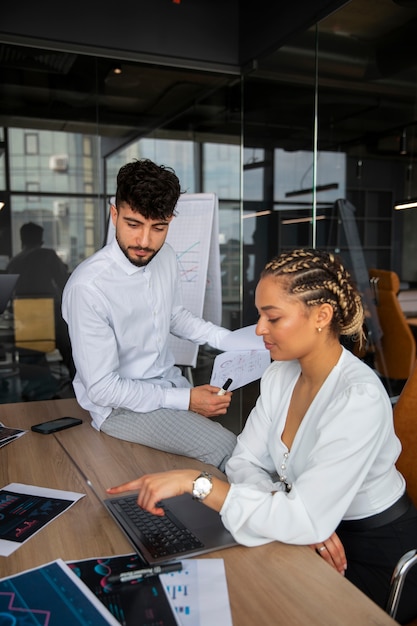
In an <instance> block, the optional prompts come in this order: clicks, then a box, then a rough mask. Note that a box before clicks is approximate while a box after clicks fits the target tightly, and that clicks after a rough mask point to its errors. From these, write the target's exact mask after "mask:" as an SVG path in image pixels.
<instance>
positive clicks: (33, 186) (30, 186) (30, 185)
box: [26, 181, 39, 202]
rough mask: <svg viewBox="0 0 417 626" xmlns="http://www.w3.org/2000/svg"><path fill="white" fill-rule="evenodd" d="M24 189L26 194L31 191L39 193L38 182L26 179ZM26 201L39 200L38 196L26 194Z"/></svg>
mask: <svg viewBox="0 0 417 626" xmlns="http://www.w3.org/2000/svg"><path fill="white" fill-rule="evenodd" d="M26 191H27V193H28V194H30V193H31V192H33V193H35V194H37V193H39V183H38V182H37V181H35V182H29V181H26ZM27 199H28V202H39V196H30V195H28V196H27Z"/></svg>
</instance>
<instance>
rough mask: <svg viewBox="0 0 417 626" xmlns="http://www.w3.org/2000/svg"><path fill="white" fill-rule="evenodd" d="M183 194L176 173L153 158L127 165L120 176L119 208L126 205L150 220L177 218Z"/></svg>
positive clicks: (117, 201)
mask: <svg viewBox="0 0 417 626" xmlns="http://www.w3.org/2000/svg"><path fill="white" fill-rule="evenodd" d="M180 194H181V187H180V181H179V180H178V177H177V176H176V174H175V172H174V170H173V169H172V168H170V167H166V166H165V165H157V164H156V163H154V162H153V161H151V160H150V159H139V160H135V161H133V162H132V163H127V164H126V165H123V167H121V168H120V170H119V173H118V174H117V190H116V207H119V206H120V204H121V203H122V202H126V203H127V204H128V205H129V206H130V208H131V209H132V210H133V211H137V212H138V213H141V215H143V216H144V217H145V218H146V219H152V220H158V219H162V220H165V219H167V218H169V217H171V215H174V214H175V206H176V204H177V201H178V198H179V197H180Z"/></svg>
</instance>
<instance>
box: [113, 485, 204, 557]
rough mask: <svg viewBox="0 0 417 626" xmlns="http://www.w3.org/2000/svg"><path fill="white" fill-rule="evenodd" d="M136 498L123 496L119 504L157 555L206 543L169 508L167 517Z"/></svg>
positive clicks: (142, 539) (185, 550)
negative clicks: (160, 515) (150, 509)
mask: <svg viewBox="0 0 417 626" xmlns="http://www.w3.org/2000/svg"><path fill="white" fill-rule="evenodd" d="M136 499H137V498H136V496H126V497H125V498H120V499H119V500H118V506H119V507H120V509H121V510H122V512H123V516H124V517H127V518H128V519H129V520H130V522H131V525H132V526H133V527H134V530H135V532H136V534H137V535H138V536H139V537H140V539H141V541H142V543H143V544H144V545H145V546H146V548H147V549H148V550H149V552H150V554H152V556H153V557H154V558H158V557H170V556H173V555H176V554H181V553H182V552H188V551H189V550H194V549H196V548H202V547H203V544H202V543H201V541H200V540H199V539H198V538H197V537H196V536H195V535H193V533H191V532H190V531H189V530H188V529H187V528H186V527H185V526H184V525H183V524H182V523H181V522H180V521H179V520H178V519H177V518H176V517H175V516H174V515H173V514H172V513H171V512H170V511H167V510H166V509H165V515H164V516H163V517H159V516H157V515H153V514H152V513H149V512H148V511H144V510H143V509H141V508H140V507H139V506H138V504H137V502H136Z"/></svg>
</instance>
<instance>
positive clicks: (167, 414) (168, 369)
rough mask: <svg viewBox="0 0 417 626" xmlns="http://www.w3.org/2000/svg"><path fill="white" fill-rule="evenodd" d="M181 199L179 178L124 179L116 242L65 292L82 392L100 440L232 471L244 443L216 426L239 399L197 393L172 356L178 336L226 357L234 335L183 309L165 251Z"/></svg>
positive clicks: (114, 211)
mask: <svg viewBox="0 0 417 626" xmlns="http://www.w3.org/2000/svg"><path fill="white" fill-rule="evenodd" d="M180 194H181V189H180V183H179V180H178V178H177V176H176V175H175V173H174V171H173V170H172V169H171V168H167V167H165V166H163V165H161V166H159V165H156V164H155V163H153V162H152V161H150V160H149V159H142V160H139V161H134V162H132V163H128V164H126V165H124V166H123V167H122V168H121V169H120V171H119V173H118V175H117V190H116V199H115V205H112V206H111V218H112V222H113V225H114V227H115V238H114V240H113V241H112V242H111V243H109V244H107V245H106V246H105V247H104V248H102V249H101V250H99V251H98V252H96V253H95V254H93V255H92V256H91V257H89V258H88V259H86V260H85V261H83V262H82V263H81V264H80V265H79V266H78V267H77V268H76V269H75V271H74V272H73V274H72V276H71V278H70V279H69V281H68V283H67V285H66V287H65V290H64V295H63V303H62V311H63V317H64V319H65V320H66V322H67V324H68V328H69V333H70V338H71V344H72V351H73V358H74V362H75V366H76V375H75V378H74V381H73V385H74V391H75V393H76V396H77V400H78V402H79V404H80V405H81V406H82V407H83V408H85V409H86V410H87V411H89V412H90V415H91V417H92V424H93V426H94V427H95V428H96V429H97V430H101V431H103V432H105V433H107V434H108V435H111V436H113V437H117V438H119V439H124V440H127V441H133V442H136V443H140V444H143V445H146V446H150V447H153V448H157V449H159V450H165V451H168V452H174V453H177V454H182V455H185V456H189V457H193V458H197V459H200V460H202V461H204V462H206V463H210V464H212V465H214V466H216V467H219V468H220V469H221V470H223V469H224V466H225V463H226V461H227V459H228V458H229V456H230V455H231V453H232V451H233V449H234V446H235V443H236V437H235V435H234V434H233V433H231V432H230V431H229V430H227V429H226V428H224V427H223V426H221V424H219V423H218V422H215V421H212V420H211V419H207V418H212V417H214V416H218V415H224V414H225V413H226V412H227V409H228V407H229V405H230V401H231V393H226V394H225V395H222V396H218V395H217V392H218V391H219V388H218V387H213V386H211V385H201V386H197V387H191V385H190V383H189V382H188V381H187V379H186V378H185V377H184V376H183V375H182V373H181V371H180V370H179V368H178V367H176V366H175V362H174V356H173V354H172V352H171V351H170V349H169V346H168V337H169V334H170V333H172V334H173V335H175V336H177V337H180V338H182V339H188V340H189V341H192V342H194V343H196V344H199V345H202V344H205V343H208V344H209V345H211V346H212V347H214V348H219V347H220V345H221V342H222V340H223V339H224V338H225V337H226V336H227V335H228V334H229V333H230V332H231V331H229V330H227V329H225V328H221V327H219V326H216V325H214V324H212V323H211V322H206V321H204V320H202V319H201V318H199V317H196V316H195V315H193V314H192V313H191V312H190V311H188V310H187V309H185V308H184V307H183V305H182V300H181V285H180V276H179V270H178V265H177V259H176V254H175V252H174V250H173V249H172V247H171V246H170V245H169V244H167V243H166V242H165V239H166V236H167V233H168V228H169V224H170V222H171V220H172V219H174V216H175V206H176V204H177V201H178V198H179V196H180Z"/></svg>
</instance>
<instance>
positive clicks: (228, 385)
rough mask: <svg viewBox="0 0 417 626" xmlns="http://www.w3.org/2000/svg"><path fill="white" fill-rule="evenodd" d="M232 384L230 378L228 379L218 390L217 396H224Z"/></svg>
mask: <svg viewBox="0 0 417 626" xmlns="http://www.w3.org/2000/svg"><path fill="white" fill-rule="evenodd" d="M232 382H233V380H232V379H231V378H228V379H227V380H226V382H225V383H224V385H223V387H222V388H221V389H220V391H218V392H217V395H218V396H224V394H225V393H226V391H227V390H228V389H229V387H230V385H231V384H232Z"/></svg>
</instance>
